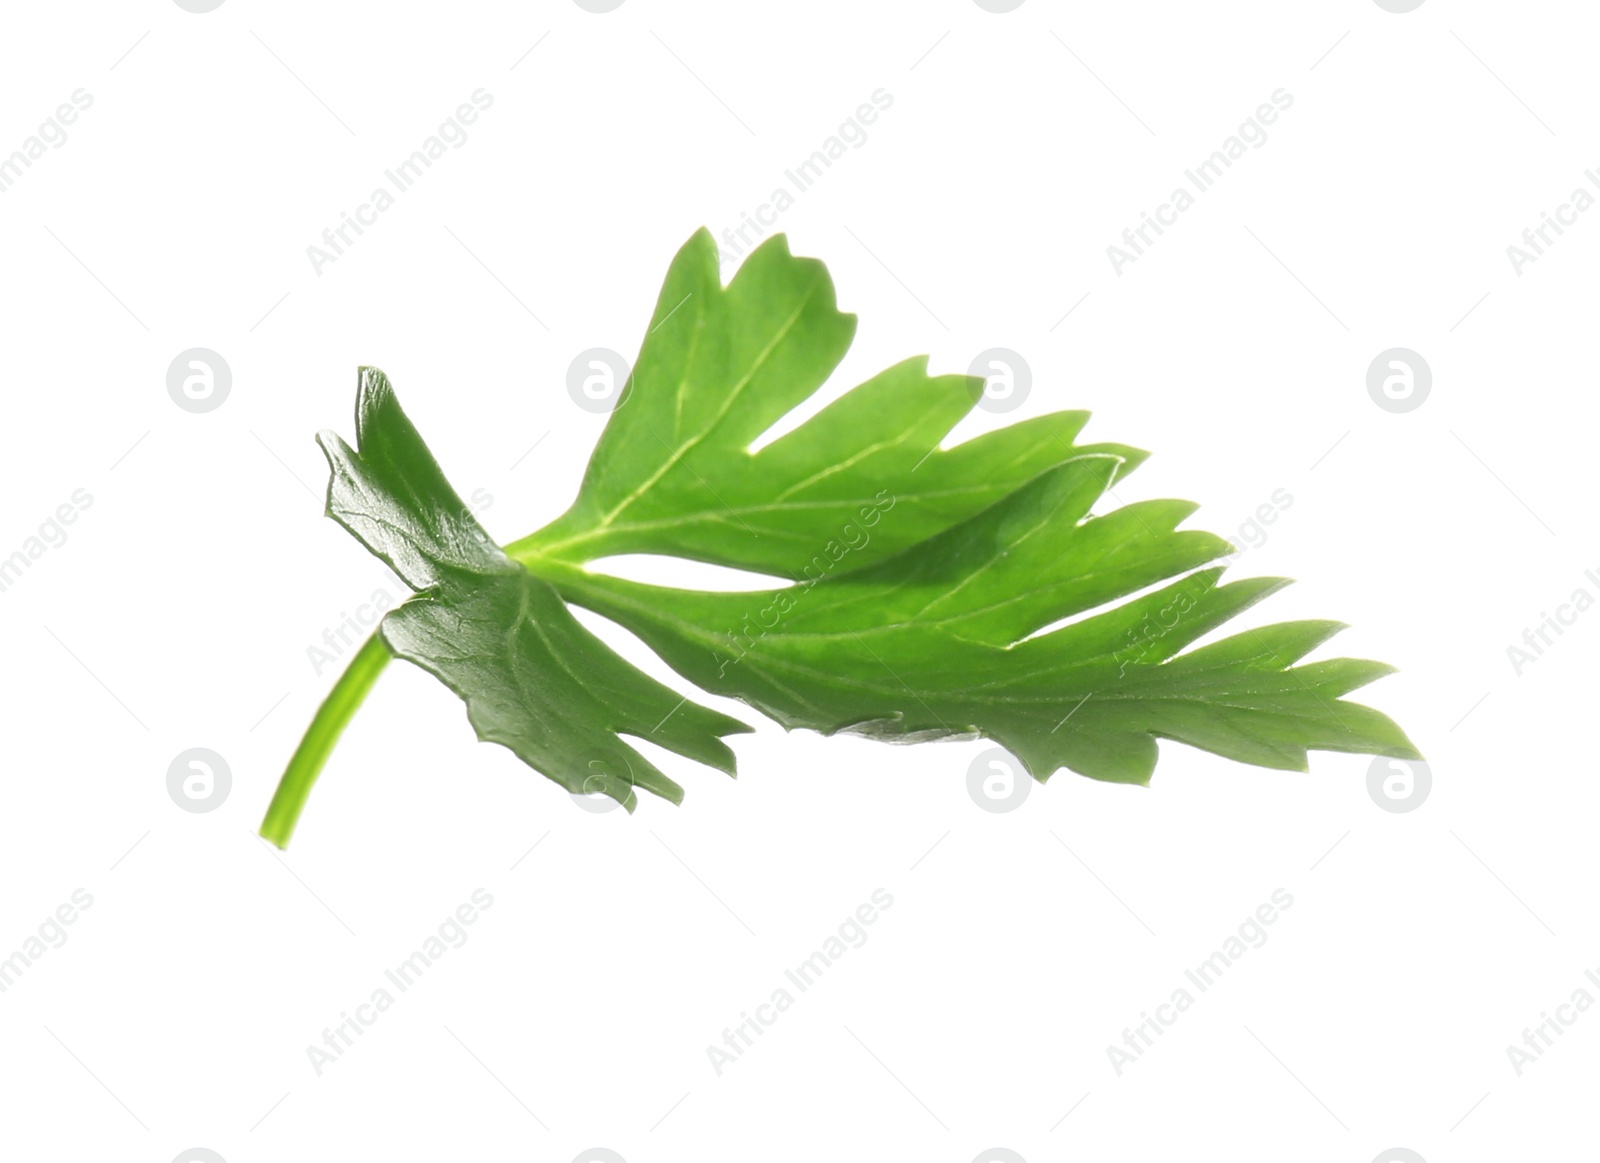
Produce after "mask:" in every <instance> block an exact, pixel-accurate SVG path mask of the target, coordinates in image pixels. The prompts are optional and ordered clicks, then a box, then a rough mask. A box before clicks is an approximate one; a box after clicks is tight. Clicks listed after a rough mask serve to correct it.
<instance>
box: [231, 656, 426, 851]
mask: <svg viewBox="0 0 1600 1163" xmlns="http://www.w3.org/2000/svg"><path fill="white" fill-rule="evenodd" d="M392 657H394V656H393V655H392V654H391V653H390V651H389V647H388V645H387V644H386V643H385V642H384V641H383V637H382V635H380V634H379V633H378V632H377V631H374V632H373V634H372V637H370V638H368V639H367V640H366V642H365V643H364V644H363V645H362V647H361V649H360V650H358V651H356V654H355V657H354V658H352V659H351V660H350V665H349V666H347V667H346V668H345V672H344V673H343V674H342V675H340V676H339V681H338V682H336V683H334V684H333V689H332V690H331V691H329V692H328V697H327V698H326V699H324V700H323V701H322V706H320V707H318V708H317V714H316V717H315V718H313V719H312V720H311V726H309V727H307V728H306V733H305V736H304V738H302V739H301V740H300V746H299V747H297V748H295V752H294V755H293V756H291V757H290V759H289V766H288V767H287V768H285V769H284V773H283V778H282V779H280V780H279V781H278V790H277V792H275V793H274V794H273V797H272V803H271V804H270V805H269V806H268V808H267V815H266V818H265V819H264V820H262V821H261V835H262V836H264V837H265V838H266V839H268V840H271V841H272V842H273V843H274V844H276V845H277V846H278V847H279V848H287V847H288V846H289V837H290V836H292V835H294V826H295V824H296V822H297V821H298V820H299V819H300V811H301V809H302V808H304V807H305V806H306V797H307V796H309V795H310V794H311V787H312V785H313V784H315V783H316V782H317V776H318V775H320V774H321V772H322V767H323V764H325V763H327V762H328V756H329V754H331V753H332V751H333V746H334V744H335V743H337V742H338V741H339V736H340V734H341V733H342V732H343V731H344V728H345V724H346V723H348V722H349V721H350V719H351V716H353V715H354V714H355V713H356V710H357V709H358V708H359V707H360V706H361V704H362V702H363V701H364V700H365V699H366V697H367V692H368V691H370V690H371V689H372V684H373V683H375V682H377V681H378V676H379V675H380V674H382V673H383V668H384V667H385V666H387V665H389V659H390V658H392Z"/></svg>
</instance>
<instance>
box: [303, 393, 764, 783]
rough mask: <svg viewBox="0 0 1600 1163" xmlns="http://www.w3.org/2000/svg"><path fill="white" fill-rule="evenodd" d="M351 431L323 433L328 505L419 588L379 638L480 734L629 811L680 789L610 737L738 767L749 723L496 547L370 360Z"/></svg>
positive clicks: (730, 769)
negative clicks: (451, 696) (458, 702)
mask: <svg viewBox="0 0 1600 1163" xmlns="http://www.w3.org/2000/svg"><path fill="white" fill-rule="evenodd" d="M356 431H357V434H358V436H357V441H358V445H359V451H356V450H353V449H351V448H350V446H349V445H348V444H346V443H345V442H344V441H343V440H341V439H340V438H339V437H338V436H337V435H335V434H334V433H331V432H325V433H323V434H322V435H321V436H320V437H319V438H318V440H319V442H320V443H321V444H322V447H323V451H324V452H325V453H326V454H327V457H328V464H329V466H330V467H331V469H332V473H333V478H332V482H331V484H330V485H329V488H328V514H329V516H331V517H333V518H334V520H336V521H338V522H339V523H340V524H341V525H343V526H344V527H345V528H346V529H348V530H349V531H350V532H351V533H352V534H354V535H355V536H356V537H357V538H358V539H359V540H360V541H361V542H362V544H364V545H366V546H367V548H368V549H370V550H371V551H372V552H373V553H375V554H377V555H378V556H379V557H381V558H383V559H384V560H385V561H387V562H388V563H389V564H390V566H392V567H393V568H394V570H395V572H396V573H398V574H399V575H400V577H401V578H402V579H403V580H404V581H405V582H406V584H407V585H409V586H411V587H412V588H413V589H414V590H417V591H418V593H417V594H415V595H414V596H413V597H411V598H409V599H408V600H407V601H406V602H404V603H403V604H402V605H401V606H400V607H399V608H398V609H396V610H393V611H391V612H390V613H389V614H388V615H387V616H386V617H385V618H384V619H383V622H382V630H381V632H382V635H383V639H384V641H385V642H386V643H387V645H388V646H389V648H390V649H391V650H392V651H393V652H394V653H395V654H396V655H398V656H399V657H401V658H404V659H407V660H408V661H411V662H414V663H416V664H417V665H418V666H421V667H423V668H424V669H425V670H427V671H429V672H430V673H432V674H433V675H435V676H436V677H437V678H439V679H440V680H441V681H442V682H443V683H444V684H445V685H446V686H448V687H449V688H450V689H451V690H453V691H455V693H456V694H457V695H459V696H460V697H461V699H462V700H463V701H464V702H465V703H466V704H467V717H468V718H469V719H470V720H471V722H472V725H473V727H474V728H475V729H476V730H477V733H478V737H479V738H480V739H483V740H486V741H488V742H491V743H499V744H502V745H503V746H505V747H508V748H510V749H511V750H512V751H514V752H515V753H516V754H517V755H518V756H519V757H520V758H521V759H522V760H523V761H524V762H525V763H527V764H528V765H529V766H531V767H533V768H535V769H536V770H538V771H540V772H543V773H544V774H545V775H547V776H549V777H550V778H551V779H553V780H555V781H556V782H557V783H559V784H561V786H562V787H564V788H566V789H567V790H568V791H570V792H580V793H581V792H603V793H604V794H606V795H608V796H610V797H612V798H613V799H615V800H617V801H619V802H620V803H622V804H623V805H624V806H626V807H628V808H629V809H630V810H631V809H632V808H633V806H634V802H635V796H634V792H633V788H634V786H635V785H637V786H639V787H643V788H647V789H648V790H650V791H652V792H655V793H656V794H657V795H660V796H664V797H666V798H667V799H670V800H672V801H674V802H677V801H679V800H681V799H682V798H683V789H682V788H680V787H679V786H678V785H677V784H676V783H674V782H673V781H672V780H670V779H668V778H667V777H666V776H665V775H664V774H662V772H661V771H660V770H659V769H658V768H657V767H656V766H655V765H654V764H653V763H651V762H650V761H649V760H648V759H646V758H645V757H644V756H643V755H641V754H639V752H638V751H636V750H635V749H634V748H633V747H631V746H629V745H628V744H627V743H624V742H623V741H622V740H621V739H620V738H619V737H618V736H619V733H621V734H629V735H633V736H635V737H639V738H644V737H648V738H649V739H651V741H652V742H655V743H659V744H660V745H662V746H663V747H667V748H670V749H671V750H673V751H676V752H678V753H679V754H680V755H685V756H688V757H689V758H691V759H697V760H699V761H700V762H702V763H706V764H709V765H711V766H712V767H715V768H718V769H719V770H722V771H726V772H727V773H728V774H730V775H732V774H733V771H734V758H733V752H732V751H730V750H729V748H728V745H727V744H726V743H724V742H722V740H721V738H720V736H723V735H729V734H733V733H735V732H739V731H747V730H749V728H748V727H746V726H745V725H744V724H742V723H740V722H739V721H738V720H736V719H731V718H729V717H727V716H726V715H721V714H718V713H717V712H715V711H711V710H708V709H706V708H705V707H701V706H699V705H697V704H695V703H692V702H689V701H687V700H686V699H684V698H683V697H682V696H680V695H679V694H677V693H676V692H674V691H673V690H671V689H670V688H668V687H665V686H662V685H661V684H660V683H658V682H656V681H655V680H654V679H652V678H650V677H649V676H648V675H646V674H644V673H643V672H642V671H640V670H638V669H637V668H636V667H634V666H633V665H632V664H631V663H629V662H627V661H625V660H624V659H622V658H621V657H619V656H618V655H617V654H616V653H615V652H613V651H612V650H611V648H610V647H608V646H606V645H605V644H604V643H603V642H601V641H600V640H599V639H598V638H596V637H595V636H594V635H593V634H592V633H590V632H589V631H588V630H587V629H585V628H584V627H583V626H582V625H581V624H579V622H578V621H577V619H575V618H574V617H573V616H572V612H571V611H570V610H569V609H567V606H566V604H565V603H564V602H563V601H562V600H561V598H560V597H559V596H558V595H557V594H556V592H555V590H553V589H552V588H551V587H550V586H549V585H548V584H547V583H545V582H543V581H540V580H539V579H538V578H535V577H533V576H532V575H530V574H529V573H528V571H527V570H526V569H524V568H523V567H522V566H520V565H518V564H517V563H516V562H514V561H512V560H511V559H510V558H508V557H507V556H506V555H505V554H504V553H503V552H502V551H501V550H500V549H499V548H498V547H497V546H495V544H494V543H493V542H492V541H491V540H490V539H489V536H488V534H486V533H485V532H484V531H483V529H482V527H481V526H479V524H478V522H477V520H476V519H475V518H474V517H473V516H472V513H471V511H470V510H469V509H468V508H467V506H466V505H465V504H464V503H463V502H462V500H461V498H460V497H459V496H457V495H456V492H455V490H454V489H452V488H451V487H450V485H449V483H448V482H447V481H446V480H445V478H444V474H443V473H442V472H440V471H439V466H438V464H437V462H436V461H435V460H434V459H433V456H432V455H431V454H430V453H429V452H428V449H427V446H426V445H424V444H423V442H422V439H421V437H420V436H418V435H417V431H416V429H415V428H414V427H412V425H411V421H410V420H409V419H407V418H406V415H405V413H404V412H402V411H401V410H400V405H399V403H398V402H397V401H396V400H395V397H394V393H393V391H392V390H391V389H390V387H389V382H388V380H387V379H386V378H385V377H384V375H383V373H382V372H380V371H377V370H376V369H374V368H363V369H362V371H361V384H360V395H359V400H358V402H357V405H356Z"/></svg>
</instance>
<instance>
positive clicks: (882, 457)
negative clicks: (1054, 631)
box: [508, 230, 1144, 579]
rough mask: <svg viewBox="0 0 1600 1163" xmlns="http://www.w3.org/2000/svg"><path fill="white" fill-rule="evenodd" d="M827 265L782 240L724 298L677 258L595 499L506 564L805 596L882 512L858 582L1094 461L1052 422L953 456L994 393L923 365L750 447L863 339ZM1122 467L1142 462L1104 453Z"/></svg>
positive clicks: (713, 252) (592, 486) (701, 257)
mask: <svg viewBox="0 0 1600 1163" xmlns="http://www.w3.org/2000/svg"><path fill="white" fill-rule="evenodd" d="M855 330H856V320H855V316H854V315H845V314H842V313H841V312H840V311H839V310H838V309H837V308H836V307H835V305H834V294H833V281H832V280H831V279H830V278H829V277H828V271H827V268H826V267H824V266H823V265H822V264H821V263H820V262H818V261H817V260H816V259H797V258H794V257H793V256H791V255H790V254H789V249H788V242H787V240H786V239H785V238H784V237H783V236H782V235H778V236H776V237H774V238H772V239H770V240H768V241H767V242H766V243H765V244H763V245H762V246H760V247H758V248H757V249H756V250H755V251H754V252H753V253H752V254H751V255H750V257H749V258H748V259H747V260H746V261H745V263H744V265H743V266H741V267H740V268H739V271H738V274H736V275H735V276H734V279H733V281H732V282H731V283H730V284H729V285H728V286H727V288H725V289H724V288H723V286H722V284H721V281H720V278H719V275H718V268H717V248H716V244H715V243H714V242H712V240H711V235H710V234H709V233H707V232H706V231H704V230H702V231H700V232H699V233H697V234H696V235H695V236H694V237H693V238H691V239H690V240H689V242H688V243H687V244H686V245H685V246H684V247H683V249H682V250H681V251H680V252H679V253H678V257H677V258H676V259H675V260H674V261H673V264H672V269H671V270H670V271H668V272H667V281H666V285H665V286H664V287H663V288H662V290H661V295H660V298H659V299H658V301H657V303H656V310H655V315H654V317H653V318H652V320H651V323H650V328H649V331H648V333H647V334H646V336H645V340H644V345H643V347H642V348H641V350H640V353H639V359H638V361H637V363H636V364H635V365H634V369H633V377H632V379H631V380H630V381H629V383H628V385H627V387H626V389H625V395H624V400H625V403H624V405H623V406H622V407H619V408H618V409H617V410H616V411H615V412H613V413H612V415H611V420H610V422H609V423H608V424H607V425H606V429H605V432H604V433H603V434H602V435H601V437H600V443H599V446H598V447H597V448H596V449H595V452H594V455H593V457H592V458H591V459H590V461H589V469H588V472H587V473H586V474H585V476H584V480H583V487H582V488H581V489H580V491H579V493H578V499H577V501H576V502H575V503H574V504H573V506H572V508H571V509H570V510H569V511H568V512H567V513H566V514H565V515H564V516H562V517H561V518H560V519H559V520H557V521H556V522H554V523H553V524H551V525H549V526H548V527H546V528H545V529H542V530H540V531H539V532H538V533H537V534H535V535H533V536H532V537H528V538H525V539H523V540H522V541H519V542H516V543H515V544H513V545H511V546H510V547H508V548H509V550H510V552H512V553H513V554H516V555H519V556H521V555H537V556H539V557H545V558H554V559H558V560H564V561H569V562H582V561H592V560H594V559H596V558H600V557H606V556H610V555H614V554H619V553H657V554H672V555H674V556H678V557H687V558H693V559H696V560H699V561H707V562H713V563H715V564H718V565H726V566H732V567H734V568H737V569H747V570H750V571H752V572H756V573H765V574H770V575H775V576H778V577H787V578H794V579H799V578H802V577H804V576H806V570H807V568H808V567H812V566H814V564H815V559H816V557H817V555H818V554H819V553H821V552H822V551H823V547H824V545H825V544H826V543H827V542H828V541H829V540H830V539H833V538H837V537H838V536H839V533H840V530H841V529H843V528H844V527H846V526H847V525H851V524H858V523H859V522H860V520H861V511H862V510H863V509H864V508H869V507H870V506H872V505H873V503H874V501H875V498H877V497H878V496H879V495H880V494H882V493H885V492H887V493H889V494H891V495H893V496H894V497H895V498H897V505H898V507H899V516H898V517H897V519H896V520H895V522H894V524H893V526H892V527H890V528H887V529H885V530H884V531H883V533H882V535H881V536H880V537H878V538H877V539H876V540H874V542H873V543H872V545H871V546H869V547H867V548H865V549H863V550H860V551H858V555H857V558H856V559H854V560H853V561H852V568H856V567H859V566H861V565H865V564H867V563H868V562H869V561H875V560H881V559H882V558H884V557H887V556H889V555H891V554H893V553H896V552H898V551H900V550H902V549H906V548H908V547H910V546H912V545H915V544H917V543H918V542H920V541H922V540H924V539H925V538H927V537H929V536H931V535H932V534H934V533H937V532H939V531H940V530H941V529H944V528H947V527H948V526H950V525H951V524H953V523H954V522H956V521H959V520H962V519H964V518H966V517H970V516H972V515H973V514H974V513H977V512H979V511H980V510H982V509H984V508H986V507H987V506H989V505H991V504H993V503H994V502H996V501H998V500H1000V499H1001V498H1002V497H1004V496H1006V495H1007V494H1008V493H1010V492H1011V491H1012V490H1014V489H1016V488H1017V487H1018V486H1020V485H1022V484H1024V483H1025V482H1027V481H1029V480H1031V479H1032V478H1033V477H1035V476H1037V475H1038V474H1039V473H1040V472H1043V471H1044V470H1045V469H1047V468H1050V467H1051V466H1052V465H1055V464H1059V463H1061V462H1062V461H1063V460H1066V459H1067V458H1069V457H1071V456H1074V455H1076V453H1077V452H1079V451H1082V450H1079V449H1075V448H1074V447H1073V445H1072V441H1073V439H1074V438H1075V437H1076V436H1077V434H1078V432H1079V431H1080V430H1081V429H1082V428H1083V426H1084V424H1085V423H1086V422H1087V421H1088V418H1089V414H1088V413H1087V412H1056V413H1053V414H1051V415H1048V416H1042V417H1039V418H1037V419H1034V420H1027V421H1024V422H1022V423H1020V424H1015V425H1012V426H1011V427H1009V428H1005V429H1002V430H1000V431H998V432H994V433H990V434H989V435H987V436H982V437H979V438H978V439H976V440H972V441H968V442H967V443H965V444H962V445H958V446H957V447H955V448H952V449H948V450H941V449H940V448H939V443H940V441H941V440H943V439H944V437H945V436H946V435H947V434H948V433H949V431H950V429H951V428H953V427H954V426H955V424H956V423H957V422H958V421H959V420H960V419H961V418H962V417H963V416H965V415H966V414H967V413H968V412H969V411H971V409H972V407H973V405H974V404H975V403H976V401H977V399H978V394H979V393H980V392H981V391H982V389H983V381H982V380H980V379H976V378H974V377H972V376H964V375H956V376H929V375H928V374H927V362H928V361H927V358H926V357H925V356H918V357H916V358H915V359H908V360H905V361H904V362H902V363H898V364H896V365H895V366H894V367H891V368H889V369H888V370H887V371H884V372H881V373H880V374H878V375H876V376H874V377H873V378H872V379H870V380H868V381H867V382H866V383H864V384H862V385H861V386H860V387H858V388H856V389H855V390H854V391H852V392H851V393H849V394H848V395H847V396H845V397H843V398H842V399H840V400H837V401H835V402H834V403H833V404H831V405H829V406H828V407H827V408H825V409H823V410H822V412H821V413H819V414H818V415H817V416H814V417H813V418H812V419H811V420H810V421H809V422H807V423H806V424H805V425H803V426H802V427H801V428H799V429H797V430H796V431H794V432H791V433H788V434H786V435H784V436H782V437H780V438H778V439H777V440H774V441H773V442H772V443H771V444H769V445H767V446H766V447H764V448H762V449H761V451H759V452H756V453H752V452H750V451H749V447H750V445H751V443H752V442H754V441H755V440H756V439H757V438H758V437H760V436H761V435H762V434H763V433H764V432H766V431H767V429H769V428H771V427H772V425H773V424H774V423H776V422H777V421H778V420H780V419H781V418H782V417H783V416H784V415H785V414H786V413H788V412H789V411H790V410H791V409H793V408H794V407H795V406H796V405H798V404H800V403H803V402H804V401H805V400H806V399H807V398H808V397H809V396H810V395H811V394H812V393H814V392H815V391H816V390H817V389H818V388H819V387H821V386H822V384H823V382H824V381H825V380H826V379H827V378H828V376H829V375H830V374H831V373H832V372H833V369H834V368H835V367H836V366H838V363H839V360H840V359H841V358H843V356H844V353H845V351H846V350H847V349H848V348H849V346H850V341H851V339H852V338H853V337H854V335H855ZM1099 450H1103V451H1107V452H1113V453H1116V454H1117V455H1119V456H1120V457H1121V458H1122V463H1121V466H1120V467H1119V473H1120V472H1121V471H1126V470H1127V469H1131V468H1132V467H1133V466H1134V465H1136V464H1137V463H1138V462H1139V461H1141V460H1143V459H1144V454H1143V453H1141V452H1138V451H1136V450H1134V449H1131V448H1127V447H1124V446H1122V445H1104V446H1099Z"/></svg>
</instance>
